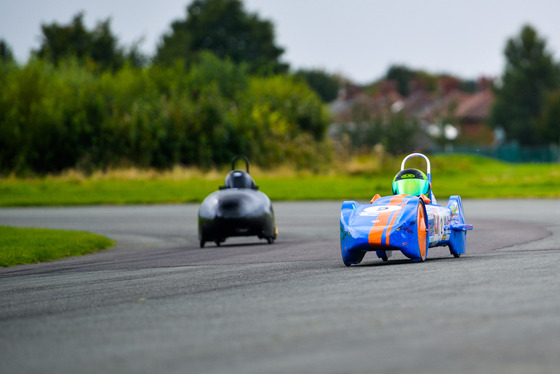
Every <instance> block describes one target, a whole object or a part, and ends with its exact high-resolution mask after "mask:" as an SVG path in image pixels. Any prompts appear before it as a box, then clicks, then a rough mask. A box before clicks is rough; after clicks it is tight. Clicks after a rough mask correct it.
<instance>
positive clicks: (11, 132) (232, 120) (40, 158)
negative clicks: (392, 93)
mask: <svg viewBox="0 0 560 374" xmlns="http://www.w3.org/2000/svg"><path fill="white" fill-rule="evenodd" d="M0 87H2V90H0V173H2V174H7V173H17V174H21V173H26V172H33V173H47V172H58V171H61V170H64V169H67V168H79V169H83V170H92V169H103V168H111V167H119V166H137V167H156V168H167V167H172V166H174V165H177V164H181V165H196V166H199V167H210V166H213V165H221V164H224V163H227V162H228V161H229V160H231V157H232V155H234V154H236V153H243V154H246V155H248V156H249V157H250V159H251V161H252V162H253V163H256V164H260V165H263V166H265V165H268V164H276V163H293V164H294V165H295V166H297V167H302V168H313V167H315V166H316V165H318V164H321V163H323V162H325V161H328V159H330V158H331V156H332V155H331V152H332V147H331V146H330V145H329V144H328V143H327V141H326V140H325V132H326V128H327V126H328V113H327V111H326V108H325V107H324V105H323V104H322V102H321V101H320V99H319V98H318V97H317V95H316V94H315V93H314V92H313V91H311V89H310V88H309V87H308V86H307V85H306V84H305V83H303V82H302V81H301V80H298V79H296V78H294V77H293V76H290V75H277V76H268V77H258V76H251V75H249V74H248V73H247V72H246V70H245V68H244V67H243V66H238V65H235V64H233V63H231V62H229V61H223V60H219V59H217V58H216V57H215V56H213V55H210V54H208V55H205V56H203V58H202V59H201V61H200V63H198V64H197V65H194V66H191V67H190V68H188V69H187V68H186V67H185V64H183V63H181V62H178V63H177V64H175V65H174V66H172V67H164V66H159V65H152V66H150V67H146V68H133V67H130V66H125V67H124V68H122V69H120V70H119V71H117V72H115V73H109V72H104V73H99V72H96V70H95V69H94V68H93V67H90V66H87V64H86V65H83V64H79V63H77V62H76V61H74V60H67V61H65V62H64V63H61V64H58V65H57V66H54V65H52V64H50V63H48V62H45V61H42V60H37V59H32V60H30V61H29V62H28V63H27V64H26V65H25V66H19V65H16V64H8V63H0Z"/></svg>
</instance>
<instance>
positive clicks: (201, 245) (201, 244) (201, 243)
mask: <svg viewBox="0 0 560 374" xmlns="http://www.w3.org/2000/svg"><path fill="white" fill-rule="evenodd" d="M205 243H206V242H205V241H204V240H201V241H200V248H204V244H205Z"/></svg>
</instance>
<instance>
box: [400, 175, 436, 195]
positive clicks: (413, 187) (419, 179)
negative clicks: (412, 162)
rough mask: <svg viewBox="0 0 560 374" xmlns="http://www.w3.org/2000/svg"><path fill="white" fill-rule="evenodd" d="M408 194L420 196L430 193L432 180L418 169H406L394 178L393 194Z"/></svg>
mask: <svg viewBox="0 0 560 374" xmlns="http://www.w3.org/2000/svg"><path fill="white" fill-rule="evenodd" d="M398 194H407V195H415V196H420V195H421V194H424V195H426V196H429V194H430V181H429V180H428V177H427V176H426V174H424V173H423V172H421V171H420V170H418V169H404V170H401V171H399V173H398V174H397V175H396V176H395V178H394V179H393V195H398Z"/></svg>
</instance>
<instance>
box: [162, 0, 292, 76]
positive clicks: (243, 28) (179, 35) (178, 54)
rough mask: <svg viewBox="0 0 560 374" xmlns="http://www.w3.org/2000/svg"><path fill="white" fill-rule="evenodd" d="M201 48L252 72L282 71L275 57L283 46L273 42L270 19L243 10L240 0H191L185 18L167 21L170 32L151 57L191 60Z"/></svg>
mask: <svg viewBox="0 0 560 374" xmlns="http://www.w3.org/2000/svg"><path fill="white" fill-rule="evenodd" d="M201 51H210V52H212V53H213V54H215V55H216V56H217V57H218V58H220V59H227V58H229V59H231V61H233V62H234V63H236V64H239V63H246V64H247V65H248V66H249V70H250V72H252V73H255V72H257V73H262V72H265V73H268V72H276V73H277V72H284V71H286V70H287V68H288V66H287V65H286V64H283V63H281V62H280V61H279V58H280V56H281V55H282V54H283V53H284V50H283V49H282V48H280V47H278V46H276V45H275V43H274V28H273V25H272V23H271V22H270V21H266V20H261V19H259V17H258V16H257V15H256V14H251V13H247V12H246V11H245V9H244V8H243V4H242V2H241V0H195V1H193V2H192V4H191V5H189V6H188V7H187V16H186V19H185V20H178V21H175V22H173V23H172V24H171V32H170V33H168V34H166V35H164V36H163V38H162V40H161V43H160V44H159V45H158V48H157V52H156V56H155V61H156V62H160V63H165V64H172V63H173V62H174V60H177V59H183V60H185V61H187V62H189V63H192V62H195V61H196V60H197V58H198V55H199V54H200V52H201Z"/></svg>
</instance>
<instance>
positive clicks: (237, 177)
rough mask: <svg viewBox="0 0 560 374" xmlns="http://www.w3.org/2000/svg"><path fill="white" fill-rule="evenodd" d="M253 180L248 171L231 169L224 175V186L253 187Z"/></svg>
mask: <svg viewBox="0 0 560 374" xmlns="http://www.w3.org/2000/svg"><path fill="white" fill-rule="evenodd" d="M254 187H255V182H254V181H253V178H251V176H250V175H249V173H247V172H244V171H242V170H232V171H230V172H229V173H228V175H227V176H226V188H254Z"/></svg>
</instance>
